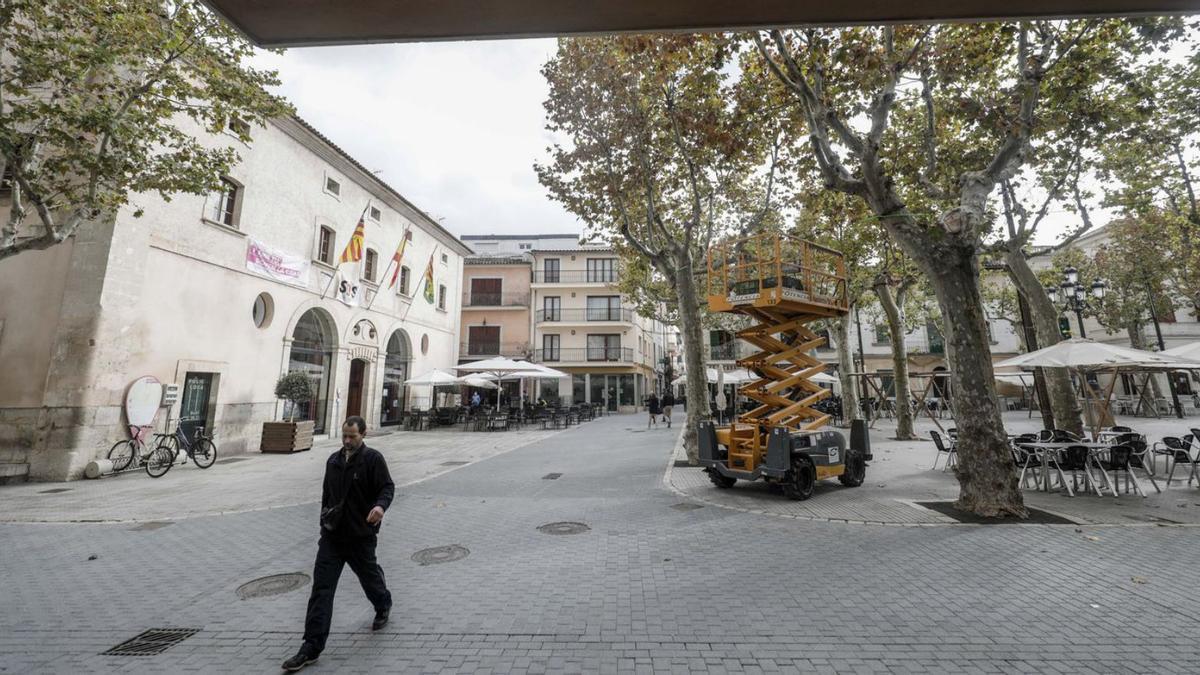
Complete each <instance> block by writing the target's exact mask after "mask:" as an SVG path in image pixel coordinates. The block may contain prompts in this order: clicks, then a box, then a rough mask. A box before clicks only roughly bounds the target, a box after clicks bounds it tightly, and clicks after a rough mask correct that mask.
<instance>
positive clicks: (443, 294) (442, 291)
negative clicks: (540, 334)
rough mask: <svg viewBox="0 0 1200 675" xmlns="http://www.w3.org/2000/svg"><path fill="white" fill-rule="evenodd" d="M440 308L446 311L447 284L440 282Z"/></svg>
mask: <svg viewBox="0 0 1200 675" xmlns="http://www.w3.org/2000/svg"><path fill="white" fill-rule="evenodd" d="M438 309H440V310H442V311H443V312H444V311H446V285H445V284H438Z"/></svg>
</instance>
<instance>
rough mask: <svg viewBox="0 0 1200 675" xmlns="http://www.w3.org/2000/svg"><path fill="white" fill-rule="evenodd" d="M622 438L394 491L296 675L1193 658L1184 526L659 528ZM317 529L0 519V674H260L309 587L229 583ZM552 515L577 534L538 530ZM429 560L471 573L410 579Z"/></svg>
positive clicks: (255, 516) (1147, 665) (1107, 666)
mask: <svg viewBox="0 0 1200 675" xmlns="http://www.w3.org/2000/svg"><path fill="white" fill-rule="evenodd" d="M642 422H643V420H642V418H641V416H623V417H609V418H602V419H598V420H595V421H592V422H589V423H586V424H584V425H583V426H581V427H578V428H573V429H570V430H567V431H565V432H563V433H562V434H560V435H557V436H553V437H550V438H547V439H544V440H541V441H539V442H536V443H533V444H530V445H527V446H525V447H522V448H520V449H517V450H515V451H512V452H508V453H505V454H501V455H496V456H493V457H491V458H489V459H486V460H483V461H479V462H476V463H473V464H471V465H468V466H465V467H463V468H461V469H458V470H455V471H453V472H450V473H446V474H443V475H440V476H437V477H434V478H431V479H430V480H427V481H424V482H421V483H418V484H414V485H411V486H409V487H408V488H406V489H404V490H401V491H400V494H399V496H398V498H397V500H396V502H395V503H394V505H393V507H392V509H391V511H389V513H388V516H387V518H386V519H385V526H384V530H383V533H382V535H381V538H380V546H379V557H380V560H381V562H382V564H383V566H384V569H385V571H386V572H387V574H388V579H389V584H390V586H391V587H392V591H393V594H394V595H395V597H396V606H395V608H394V610H393V614H392V622H391V623H390V624H389V625H388V626H387V628H386V629H385V630H383V631H380V632H377V633H372V632H371V631H370V630H369V625H370V619H371V615H372V612H371V608H370V607H369V605H368V604H367V603H366V601H365V599H364V598H363V597H362V594H361V591H360V590H359V588H358V587H357V584H355V583H354V579H353V578H352V577H351V576H350V575H349V574H348V573H347V575H345V576H343V583H342V586H341V592H340V593H339V595H338V600H337V603H336V609H335V618H334V634H333V635H332V636H331V639H330V643H329V648H328V649H327V650H326V652H325V653H324V654H323V655H322V657H321V660H320V661H319V662H318V663H317V664H315V666H313V667H311V668H310V671H311V672H346V673H353V672H380V671H385V672H406V673H407V672H414V673H425V672H471V673H474V672H496V673H501V672H522V673H541V672H578V673H582V672H586V673H593V672H600V673H624V672H687V671H704V672H714V673H715V672H751V673H767V672H792V673H794V672H894V673H910V672H917V673H919V672H929V673H933V672H937V673H984V672H1047V673H1057V672H1095V673H1120V672H1130V673H1141V672H1148V671H1154V672H1179V673H1188V672H1195V664H1196V663H1198V662H1200V646H1198V643H1197V641H1196V639H1195V636H1196V635H1197V634H1200V610H1197V609H1196V608H1197V606H1198V605H1197V600H1198V599H1200V598H1198V597H1197V596H1200V587H1198V586H1197V585H1196V584H1195V583H1194V575H1193V572H1194V570H1195V569H1197V565H1198V564H1200V530H1196V529H1192V528H1178V527H1136V528H1092V527H1086V526H1085V527H1078V528H1077V527H1075V526H1039V525H1026V526H984V527H976V526H961V527H930V528H898V527H885V526H873V525H848V524H844V523H832V522H819V521H804V520H794V519H785V518H765V517H762V516H760V515H757V514H751V513H742V512H738V511H732V510H728V509H721V508H714V507H710V506H704V507H703V508H698V509H692V510H679V509H674V508H671V507H672V506H673V505H677V504H679V503H680V501H681V499H680V497H679V496H678V495H676V494H675V493H673V492H671V491H670V490H668V489H666V488H665V487H664V486H663V483H662V480H663V467H664V464H665V463H666V462H667V460H668V458H669V456H670V452H671V445H672V443H673V441H674V438H675V435H674V433H673V432H670V433H669V432H667V431H666V430H654V431H643V430H642V428H641V423H642ZM549 473H562V476H561V477H560V478H558V479H557V480H546V479H543V478H542V477H543V476H545V475H547V474H549ZM294 489H296V490H298V491H300V492H302V493H303V492H304V491H307V490H316V489H317V485H316V483H315V481H314V483H313V484H312V485H309V486H299V487H295V488H294ZM181 497H183V498H186V495H184V496H181ZM820 498H821V497H820V496H818V497H816V498H815V499H820ZM316 516H317V511H316V507H315V505H311V504H308V505H301V506H295V507H289V508H279V509H272V510H267V511H256V512H245V513H239V514H232V515H222V516H211V517H196V518H190V519H187V520H182V521H178V522H175V523H174V524H171V525H167V526H163V527H157V528H155V529H146V528H144V526H139V525H137V524H132V523H123V524H79V523H74V524H17V523H9V524H0V542H3V545H2V546H0V569H2V570H4V583H3V585H2V586H0V672H5V673H8V672H12V673H18V672H19V673H27V672H34V673H43V672H45V673H58V672H69V673H91V672H170V673H180V672H236V673H248V672H276V671H277V668H278V664H279V662H280V661H281V660H282V659H284V658H286V657H287V656H290V655H291V654H292V653H293V651H294V650H295V648H296V647H297V646H298V643H299V638H300V629H301V622H302V617H303V612H304V605H305V601H306V598H307V591H308V587H307V586H305V587H303V588H301V589H299V590H297V591H294V592H291V593H287V594H283V595H277V596H272V597H265V598H257V599H251V600H240V599H238V597H237V595H236V594H235V590H236V588H237V587H238V586H240V585H241V584H243V583H245V582H247V581H249V580H251V579H254V578H257V577H261V576H265V575H269V574H279V573H284V572H297V571H299V572H305V573H307V572H309V571H310V570H311V565H312V559H313V556H314V555H315V551H316V546H315V543H316V535H317V527H316ZM554 521H579V522H584V523H587V524H588V525H589V526H590V527H591V529H590V531H588V532H585V533H583V534H578V535H557V536H556V535H547V534H543V533H541V532H539V531H538V530H537V526H539V525H542V524H545V523H548V522H554ZM1080 530H1081V531H1080ZM450 544H458V545H461V546H465V547H467V548H469V549H470V555H469V556H467V557H466V558H464V559H462V560H459V561H457V562H452V563H445V564H435V565H426V566H421V565H418V564H417V563H415V562H413V561H411V560H410V556H411V555H412V554H413V553H414V552H415V551H418V550H420V549H424V548H427V547H432V546H443V545H450ZM93 556H94V557H95V558H94V559H92V560H89V558H90V557H93ZM154 627H190V628H198V629H200V632H199V633H197V634H196V635H194V636H192V637H190V638H188V639H186V640H184V641H183V642H181V643H180V644H178V645H176V646H174V647H171V648H170V649H169V650H167V651H166V652H164V653H162V654H160V655H156V656H144V657H121V656H101V655H100V653H101V652H103V651H105V650H106V649H108V648H109V647H111V646H113V645H116V644H117V643H119V642H121V641H123V640H126V639H128V638H130V637H132V636H134V635H136V634H138V633H140V632H141V631H143V630H146V629H148V628H154Z"/></svg>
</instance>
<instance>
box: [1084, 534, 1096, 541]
mask: <svg viewBox="0 0 1200 675" xmlns="http://www.w3.org/2000/svg"><path fill="white" fill-rule="evenodd" d="M1084 539H1087V540H1088V541H1100V537H1093V536H1092V535H1090V534H1089V535H1088V536H1086V537H1084Z"/></svg>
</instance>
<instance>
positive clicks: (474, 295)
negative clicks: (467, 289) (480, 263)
mask: <svg viewBox="0 0 1200 675" xmlns="http://www.w3.org/2000/svg"><path fill="white" fill-rule="evenodd" d="M503 289H504V282H503V280H501V279H471V305H473V306H481V307H499V306H500V298H501V297H502V291H503Z"/></svg>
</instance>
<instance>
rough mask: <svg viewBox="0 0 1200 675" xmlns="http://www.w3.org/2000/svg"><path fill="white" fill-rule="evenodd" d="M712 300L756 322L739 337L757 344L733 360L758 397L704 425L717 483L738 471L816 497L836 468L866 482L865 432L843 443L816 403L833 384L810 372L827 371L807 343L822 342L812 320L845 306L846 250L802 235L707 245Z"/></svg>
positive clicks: (851, 480) (744, 391) (854, 481)
mask: <svg viewBox="0 0 1200 675" xmlns="http://www.w3.org/2000/svg"><path fill="white" fill-rule="evenodd" d="M707 276H708V292H707V295H708V307H709V309H710V310H712V311H714V312H729V313H732V314H740V315H742V316H745V317H747V318H749V319H750V320H751V322H752V323H753V325H752V326H751V327H749V328H746V329H743V330H740V331H738V332H737V337H738V338H740V339H742V340H744V341H746V342H748V343H750V344H751V345H754V346H755V347H757V348H758V350H759V351H757V352H756V353H754V354H751V355H750V356H748V357H746V358H743V359H738V361H737V365H738V366H739V367H742V368H746V369H748V370H750V371H751V372H753V373H755V374H756V375H758V379H756V380H753V381H751V382H748V383H746V384H744V385H742V386H741V387H740V388H739V389H738V392H739V393H740V394H741V395H743V396H745V397H746V398H749V399H751V400H752V401H755V402H756V403H758V405H757V406H756V407H754V408H753V409H751V410H749V411H748V412H745V413H742V414H739V415H737V416H736V417H735V418H734V420H733V422H732V423H731V424H729V425H728V426H721V427H718V426H715V425H714V424H713V423H712V422H703V423H701V425H700V429H699V432H700V438H699V442H700V463H701V464H702V465H704V466H705V470H706V471H707V472H708V475H709V477H710V478H711V479H712V481H713V483H714V484H715V485H717V486H718V487H722V488H728V487H732V486H733V484H734V483H735V482H737V481H738V480H739V479H740V480H758V479H760V478H761V479H764V480H766V481H768V482H771V483H775V484H778V485H779V486H781V487H782V488H783V491H784V493H785V494H787V495H788V496H789V497H791V498H793V499H807V498H809V497H810V496H812V493H813V489H814V487H815V484H816V481H818V480H821V479H824V478H833V477H838V478H839V479H840V480H841V482H842V483H843V484H844V485H848V486H851V487H855V486H858V485H861V484H862V482H863V479H864V477H865V474H866V460H867V459H870V456H869V453H870V450H869V441H867V440H866V439H865V436H864V438H863V439H862V441H861V442H860V444H861V446H863V447H859V448H857V449H855V448H850V449H847V448H846V443H845V439H844V437H843V436H842V434H840V433H838V432H836V431H824V430H822V428H823V427H824V426H825V424H826V423H827V422H828V421H829V415H827V414H825V413H823V412H821V411H819V410H817V409H815V408H814V407H813V406H814V404H816V403H818V402H819V401H821V400H823V399H825V398H827V397H828V396H829V395H830V391H829V390H827V389H823V388H822V387H820V386H818V385H817V384H815V383H813V382H812V381H811V380H810V379H809V378H811V377H812V376H814V375H816V374H818V373H821V372H823V371H824V366H823V365H822V363H821V362H820V361H818V360H817V359H816V358H814V357H813V356H811V355H810V354H809V352H811V351H812V350H814V349H816V348H817V347H820V346H821V345H823V344H824V343H825V340H824V338H822V337H821V336H819V335H817V334H816V333H814V332H813V331H812V330H811V329H810V328H809V327H808V324H810V323H812V322H814V321H819V320H821V319H828V318H835V317H838V316H840V315H842V314H845V313H846V312H847V311H849V308H848V306H847V303H846V266H845V261H844V260H843V258H842V254H841V253H839V252H837V251H834V250H833V249H829V248H825V247H823V246H819V245H817V244H814V243H812V242H809V241H805V240H803V239H798V238H794V237H789V236H786V235H781V234H760V235H755V236H752V237H747V238H743V239H734V240H729V241H725V242H722V243H719V244H717V245H715V246H713V247H712V248H711V249H709V251H708V275H707Z"/></svg>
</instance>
